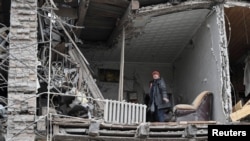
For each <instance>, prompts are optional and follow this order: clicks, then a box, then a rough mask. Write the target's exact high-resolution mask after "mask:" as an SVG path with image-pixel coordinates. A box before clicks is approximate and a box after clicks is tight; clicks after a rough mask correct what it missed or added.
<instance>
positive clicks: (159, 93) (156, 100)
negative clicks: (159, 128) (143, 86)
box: [149, 71, 171, 122]
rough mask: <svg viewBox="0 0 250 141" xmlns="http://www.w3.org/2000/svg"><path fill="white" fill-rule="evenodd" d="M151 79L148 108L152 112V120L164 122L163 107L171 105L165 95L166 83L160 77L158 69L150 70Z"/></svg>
mask: <svg viewBox="0 0 250 141" xmlns="http://www.w3.org/2000/svg"><path fill="white" fill-rule="evenodd" d="M152 76H153V80H152V81H151V84H150V102H149V108H150V111H151V113H152V118H153V120H152V121H156V122H164V121H165V109H166V108H170V107H171V103H170V101H169V98H168V95H167V88H166V83H165V81H164V79H163V78H161V77H160V72H159V71H153V72H152Z"/></svg>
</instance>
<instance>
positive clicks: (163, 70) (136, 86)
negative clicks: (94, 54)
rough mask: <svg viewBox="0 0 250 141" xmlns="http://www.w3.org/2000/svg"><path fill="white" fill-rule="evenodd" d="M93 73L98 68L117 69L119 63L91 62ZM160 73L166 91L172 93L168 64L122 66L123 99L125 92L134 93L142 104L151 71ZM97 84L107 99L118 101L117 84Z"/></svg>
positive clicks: (170, 73)
mask: <svg viewBox="0 0 250 141" xmlns="http://www.w3.org/2000/svg"><path fill="white" fill-rule="evenodd" d="M90 64H92V66H94V67H92V68H93V69H94V71H95V72H96V74H97V71H98V69H99V68H105V69H118V70H119V67H120V63H119V62H102V63H101V62H98V63H97V62H91V63H90ZM154 70H158V71H160V74H161V77H163V78H164V79H165V81H166V83H167V90H168V92H169V93H172V89H173V71H172V66H171V65H170V64H146V63H125V65H124V91H125V92H124V99H126V91H136V92H137V94H138V100H139V102H140V103H143V97H144V95H145V94H146V93H148V92H149V81H150V80H151V79H152V75H151V73H152V71H154ZM97 82H98V86H99V88H100V90H101V92H102V94H103V96H104V98H107V99H115V100H117V99H118V88H119V84H118V83H110V82H99V81H97Z"/></svg>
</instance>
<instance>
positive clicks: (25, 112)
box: [0, 0, 250, 140]
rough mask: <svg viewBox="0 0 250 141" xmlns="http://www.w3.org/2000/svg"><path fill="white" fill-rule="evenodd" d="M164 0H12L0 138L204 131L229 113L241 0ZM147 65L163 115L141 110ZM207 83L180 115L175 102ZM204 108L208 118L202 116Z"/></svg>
mask: <svg viewBox="0 0 250 141" xmlns="http://www.w3.org/2000/svg"><path fill="white" fill-rule="evenodd" d="M171 2H173V1H171ZM171 2H163V1H157V2H156V1H155V2H152V4H149V3H150V2H149V1H147V0H138V1H137V0H136V1H126V0H123V1H121V2H118V1H113V0H103V1H102V0H82V1H77V0H65V1H60V0H50V1H44V0H40V1H35V0H28V1H20V0H13V1H11V7H10V8H11V9H10V11H11V14H10V21H11V22H10V25H9V27H8V26H6V25H4V24H3V25H1V27H0V63H1V64H0V70H1V74H0V84H1V85H0V87H1V91H2V92H3V89H2V88H3V87H5V89H4V90H7V91H6V97H0V100H1V103H0V107H1V106H2V107H4V108H2V109H6V111H7V113H5V112H6V111H4V110H2V109H1V110H2V111H1V110H0V111H1V112H2V114H0V117H1V119H4V120H6V119H7V123H6V124H7V126H6V136H5V137H6V139H7V140H35V138H36V140H62V139H65V140H75V139H83V140H87V139H93V140H120V139H123V140H127V139H130V140H140V139H146V140H155V139H158V138H159V137H161V139H162V140H183V139H190V138H192V139H195V140H206V138H207V127H208V125H209V124H218V123H228V122H231V117H230V114H231V113H232V112H235V111H234V110H233V109H232V106H233V105H234V104H235V103H236V102H235V101H238V100H239V99H240V98H241V97H240V96H241V95H242V93H244V100H247V96H248V93H247V92H246V90H247V89H240V88H242V86H243V85H244V84H245V83H244V84H243V83H242V84H241V85H240V86H236V84H237V83H236V82H238V81H240V80H239V79H238V78H241V79H242V80H243V79H246V77H245V76H244V75H246V73H245V72H242V71H240V70H239V69H237V68H238V66H240V68H244V69H246V66H244V65H245V63H246V62H244V61H245V60H246V58H247V54H243V53H242V52H244V51H245V50H247V49H248V48H249V47H248V39H249V38H248V37H250V36H248V31H247V30H246V28H247V27H248V26H250V25H248V23H247V22H246V21H247V20H246V16H244V15H243V17H242V20H239V21H245V23H244V22H243V23H244V29H242V31H244V34H241V33H242V32H241V33H240V32H235V30H234V28H233V27H237V29H238V30H239V29H240V27H242V26H237V24H241V22H235V20H234V18H235V17H233V15H234V14H232V13H236V12H235V11H238V10H239V11H241V10H242V11H243V12H246V13H247V12H248V11H247V10H246V9H243V7H244V6H245V7H247V6H246V5H247V3H244V2H225V3H223V2H220V1H210V0H203V1H189V0H185V1H181V2H180V3H175V4H173V3H171ZM153 3H154V4H153ZM1 4H3V3H2V2H1V1H0V6H2V5H1ZM229 5H230V6H229ZM225 6H229V9H226V8H225ZM227 8H228V7H227ZM244 14H245V13H244ZM1 18H2V17H1ZM1 18H0V20H1ZM231 28H232V30H231ZM122 29H124V31H125V32H124V33H125V34H123V35H125V36H123V37H124V38H121V35H122V32H121V31H122ZM237 35H238V36H237ZM240 37H244V38H243V39H245V40H241V39H242V38H240ZM122 39H123V40H122ZM236 39H237V41H236ZM121 43H125V44H123V45H125V48H124V49H125V50H124V64H123V65H124V70H121V68H120V66H121V63H123V62H121V55H122V54H121V48H122V45H121ZM237 43H240V45H241V47H240V48H241V49H242V50H241V51H238V50H237V49H236V47H235V46H237ZM236 51H238V54H236V53H234V52H236ZM240 52H241V53H240ZM243 60H244V61H243ZM231 68H232V69H231ZM154 70H158V71H159V72H160V75H161V77H163V78H164V79H165V80H166V83H167V91H168V93H169V94H170V95H172V96H173V103H174V107H173V109H172V110H173V114H172V115H171V116H172V117H171V119H170V120H166V122H164V123H155V122H150V120H149V119H148V117H147V110H148V107H147V106H148V105H147V101H145V96H146V95H148V94H149V81H150V80H151V79H152V76H151V73H152V71H154ZM231 70H232V71H231ZM121 71H123V72H124V73H123V74H124V76H123V81H122V82H121V81H119V79H120V78H119V73H121ZM2 72H4V73H2ZM236 73H237V74H241V77H236V76H235V74H236ZM231 82H232V83H231ZM242 82H243V81H242ZM121 83H122V85H123V87H122V88H123V90H122V92H121V93H120V91H119V88H120V87H119V86H121ZM7 88H8V89H7ZM232 90H233V91H232ZM243 90H244V92H243ZM118 91H119V92H118ZM206 92H208V93H209V94H212V99H210V100H211V101H209V102H207V103H208V106H207V107H206V108H205V109H202V110H200V109H198V108H197V109H198V110H197V111H195V114H190V115H187V116H185V115H184V116H183V115H178V113H177V112H176V111H175V110H176V109H178V106H180V105H178V104H190V105H192V104H193V105H194V104H197V103H198V104H199V102H197V101H198V100H199V97H200V95H202V96H203V95H205V94H206ZM118 93H119V94H122V95H123V96H121V97H122V98H123V99H122V100H120V99H118V98H119V97H120V96H118ZM197 97H198V98H197ZM197 99H198V100H197ZM202 100H203V99H202ZM195 102H196V103H195ZM200 103H202V102H200ZM246 103H248V102H246ZM190 105H189V106H190ZM187 107H188V106H187ZM241 108H242V107H241ZM243 109H244V106H243ZM184 110H188V109H185V108H184ZM175 112H176V113H175ZM3 113H4V114H3ZM204 113H206V116H207V117H206V118H205V119H206V120H200V119H202V118H200V117H199V114H204ZM242 115H246V114H242ZM177 116H180V118H178V120H177ZM234 118H235V119H240V118H239V117H234ZM23 121H25V122H23ZM170 121H171V122H170ZM38 136H39V137H38Z"/></svg>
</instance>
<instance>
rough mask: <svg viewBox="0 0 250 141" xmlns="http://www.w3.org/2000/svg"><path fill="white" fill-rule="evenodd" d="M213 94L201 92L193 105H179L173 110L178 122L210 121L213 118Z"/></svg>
mask: <svg viewBox="0 0 250 141" xmlns="http://www.w3.org/2000/svg"><path fill="white" fill-rule="evenodd" d="M212 104H213V93H212V92H210V91H203V92H201V93H200V94H199V95H198V96H197V97H196V98H195V99H194V101H193V102H192V104H177V105H175V106H174V108H173V112H174V115H175V120H176V121H208V120H211V118H212Z"/></svg>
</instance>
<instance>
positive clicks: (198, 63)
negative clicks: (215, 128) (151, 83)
mask: <svg viewBox="0 0 250 141" xmlns="http://www.w3.org/2000/svg"><path fill="white" fill-rule="evenodd" d="M219 36H220V34H219V27H218V25H217V21H216V14H215V13H214V14H212V15H210V17H208V18H207V19H206V21H205V23H204V24H202V25H201V27H200V29H199V30H198V31H197V33H196V34H195V36H194V37H193V46H190V45H189V46H187V47H186V48H185V49H184V50H183V52H182V54H181V55H180V57H179V58H178V59H177V60H176V62H175V65H174V66H175V71H174V72H175V74H174V80H175V85H174V94H175V97H176V99H177V103H191V102H192V101H193V100H194V98H195V97H196V96H197V95H198V94H199V93H200V92H202V91H204V90H209V91H212V92H213V93H214V104H213V118H214V119H215V120H217V121H225V117H224V116H222V115H223V114H222V113H223V111H222V109H223V107H222V104H221V94H220V93H221V91H220V90H221V88H220V86H221V84H220V83H221V78H220V67H222V66H221V65H220V53H219ZM215 107H216V108H215ZM219 107H221V108H219Z"/></svg>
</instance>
